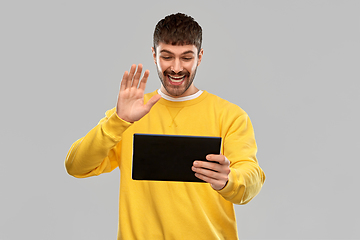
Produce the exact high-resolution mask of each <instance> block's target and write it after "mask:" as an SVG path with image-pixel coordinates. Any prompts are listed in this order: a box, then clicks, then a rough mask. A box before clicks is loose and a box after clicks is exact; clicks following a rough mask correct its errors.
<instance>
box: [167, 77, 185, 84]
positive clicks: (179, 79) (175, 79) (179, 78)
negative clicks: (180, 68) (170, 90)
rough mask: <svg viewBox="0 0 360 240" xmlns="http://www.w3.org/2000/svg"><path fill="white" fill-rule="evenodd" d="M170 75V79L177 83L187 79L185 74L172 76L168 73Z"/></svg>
mask: <svg viewBox="0 0 360 240" xmlns="http://www.w3.org/2000/svg"><path fill="white" fill-rule="evenodd" d="M168 77H169V79H170V81H172V82H175V83H180V82H182V81H183V80H184V79H185V75H183V76H176V77H175V76H171V75H168Z"/></svg>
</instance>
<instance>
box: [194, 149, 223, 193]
mask: <svg viewBox="0 0 360 240" xmlns="http://www.w3.org/2000/svg"><path fill="white" fill-rule="evenodd" d="M206 159H207V160H208V161H210V162H206V161H194V163H193V166H192V170H193V171H194V172H195V176H196V177H197V178H199V179H201V180H203V181H205V182H207V183H210V184H211V186H212V187H213V188H214V189H216V190H220V189H222V188H223V187H224V186H225V185H226V183H227V181H228V179H229V174H230V161H229V160H228V159H227V158H226V157H225V156H224V155H221V154H209V155H207V156H206Z"/></svg>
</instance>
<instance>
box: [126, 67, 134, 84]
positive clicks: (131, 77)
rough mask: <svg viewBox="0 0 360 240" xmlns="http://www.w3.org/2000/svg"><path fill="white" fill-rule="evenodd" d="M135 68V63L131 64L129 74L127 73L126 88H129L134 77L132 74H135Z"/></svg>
mask: <svg viewBox="0 0 360 240" xmlns="http://www.w3.org/2000/svg"><path fill="white" fill-rule="evenodd" d="M135 70H136V65H135V64H133V65H131V68H130V72H129V75H128V78H127V80H126V88H130V87H131V85H132V81H133V77H134V74H135Z"/></svg>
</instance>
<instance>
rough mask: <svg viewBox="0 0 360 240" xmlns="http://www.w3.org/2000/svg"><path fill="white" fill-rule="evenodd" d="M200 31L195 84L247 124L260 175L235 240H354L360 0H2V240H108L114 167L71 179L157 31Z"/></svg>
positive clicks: (114, 201) (146, 60)
mask: <svg viewBox="0 0 360 240" xmlns="http://www.w3.org/2000/svg"><path fill="white" fill-rule="evenodd" d="M175 12H185V13H187V14H190V15H192V16H193V17H195V19H196V20H197V21H198V22H199V23H200V24H201V25H202V27H203V31H204V36H203V38H204V42H203V47H204V57H203V61H202V64H201V65H200V67H199V69H198V73H197V77H196V79H195V84H196V86H197V87H198V88H200V89H205V90H207V91H209V92H211V93H214V94H217V95H219V96H220V97H223V98H225V99H227V100H229V101H231V102H234V103H236V104H238V105H239V106H241V107H242V108H243V109H244V110H245V111H247V113H248V114H249V115H250V117H251V119H252V122H253V124H254V128H255V134H256V139H257V143H258V147H259V152H258V159H259V162H260V165H261V167H262V168H263V169H264V170H265V173H266V176H267V180H266V183H265V185H264V188H263V190H262V191H261V193H260V194H259V195H258V196H257V197H256V198H255V199H254V200H253V201H252V202H250V203H249V204H248V205H245V206H236V215H237V221H238V227H239V236H240V238H241V239H356V238H357V239H359V238H360V230H359V228H358V227H359V225H360V220H359V206H358V203H359V200H360V199H359V193H358V188H357V185H358V184H357V183H359V178H358V176H357V174H358V168H359V155H358V148H359V147H358V146H359V143H360V140H359V125H358V124H359V122H360V117H359V102H360V97H359V80H360V74H359V64H360V47H359V43H360V1H340V0H339V1H289V0H287V1H278V0H276V1H225V0H223V1H192V0H191V1H189V0H186V1H157V0H154V1H126V2H123V1H92V0H90V1H89V0H87V1H85V0H71V1H45V0H43V1H40V0H34V1H25V0H22V1H1V3H0V27H1V33H0V34H1V38H0V41H1V44H0V68H1V71H0V78H1V88H0V104H1V134H0V137H1V167H0V187H1V200H0V201H1V205H0V239H1V240H11V239H115V238H116V235H117V221H118V193H119V190H118V187H119V175H120V173H119V170H118V169H116V170H114V171H113V172H112V173H110V174H103V175H101V176H99V177H93V178H88V179H75V178H73V177H70V176H68V175H67V173H66V172H65V169H64V159H65V157H66V154H67V152H68V150H69V148H70V146H71V144H72V143H73V142H74V141H75V140H77V139H78V138H80V137H82V136H83V135H85V134H86V133H87V132H88V131H89V130H90V129H91V128H92V127H93V126H95V125H96V124H97V122H98V121H99V120H100V119H101V118H102V117H103V116H104V113H105V111H106V110H108V109H110V108H112V107H114V106H115V102H116V98H117V93H118V89H119V83H120V79H121V76H122V74H123V72H124V71H125V70H128V69H129V67H130V65H131V64H133V63H143V65H144V67H145V68H148V69H149V70H150V79H149V83H148V86H147V92H151V91H153V90H155V89H157V88H159V86H160V81H159V80H158V76H157V74H156V68H155V65H154V63H153V60H152V56H151V49H150V48H151V46H152V33H153V29H154V26H155V24H156V23H157V21H158V20H160V19H161V18H163V17H164V16H165V15H168V14H170V13H175Z"/></svg>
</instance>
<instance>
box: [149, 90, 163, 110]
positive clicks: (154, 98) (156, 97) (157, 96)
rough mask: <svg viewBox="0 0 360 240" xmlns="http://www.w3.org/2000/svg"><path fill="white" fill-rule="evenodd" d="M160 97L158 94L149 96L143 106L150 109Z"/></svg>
mask: <svg viewBox="0 0 360 240" xmlns="http://www.w3.org/2000/svg"><path fill="white" fill-rule="evenodd" d="M160 99H161V95H160V94H156V95H154V96H152V98H150V100H149V101H148V102H147V103H146V104H145V108H146V109H147V110H148V111H150V109H151V108H152V107H153V106H154V105H155V103H157V102H158V101H159V100H160Z"/></svg>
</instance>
